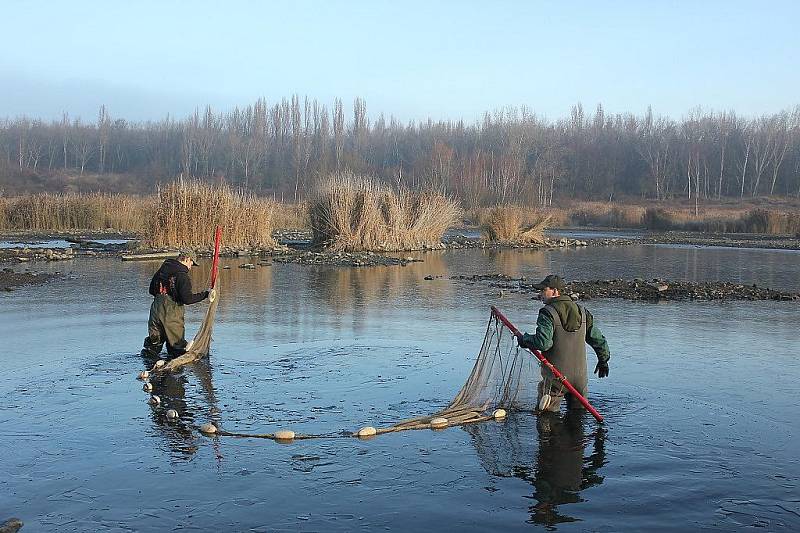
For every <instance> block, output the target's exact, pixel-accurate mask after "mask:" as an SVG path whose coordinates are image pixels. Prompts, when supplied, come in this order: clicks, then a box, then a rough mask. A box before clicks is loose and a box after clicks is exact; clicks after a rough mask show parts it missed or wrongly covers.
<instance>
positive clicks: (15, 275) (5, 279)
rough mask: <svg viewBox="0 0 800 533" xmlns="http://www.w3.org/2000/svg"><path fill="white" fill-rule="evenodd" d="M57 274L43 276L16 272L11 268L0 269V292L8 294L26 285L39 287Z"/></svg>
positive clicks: (37, 273) (34, 273)
mask: <svg viewBox="0 0 800 533" xmlns="http://www.w3.org/2000/svg"><path fill="white" fill-rule="evenodd" d="M57 275H58V274H45V273H41V272H28V271H24V272H16V271H15V270H14V269H12V268H3V269H0V291H5V292H10V291H13V290H15V289H17V288H19V287H24V286H26V285H40V284H42V283H45V282H47V281H49V280H51V279H53V278H55V277H56V276H57Z"/></svg>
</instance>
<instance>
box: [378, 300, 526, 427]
mask: <svg viewBox="0 0 800 533" xmlns="http://www.w3.org/2000/svg"><path fill="white" fill-rule="evenodd" d="M539 379H540V372H539V362H538V360H536V358H534V357H533V356H532V355H531V354H529V353H528V352H526V351H525V350H521V349H520V348H519V346H517V341H516V337H515V336H514V334H513V333H512V332H511V330H510V329H509V328H508V327H506V325H505V324H504V323H503V322H502V320H500V318H499V317H498V316H497V314H496V313H495V312H494V311H492V314H491V315H490V317H489V324H488V326H487V327H486V334H485V335H484V337H483V344H482V345H481V349H480V351H479V352H478V356H477V357H476V359H475V365H474V366H473V367H472V372H471V373H470V375H469V377H468V378H467V380H466V382H465V383H464V386H463V387H461V390H460V391H458V394H456V395H455V397H454V398H453V400H452V401H451V402H450V403H449V404H448V405H447V407H445V408H444V409H442V410H441V411H438V412H436V413H433V414H431V415H428V416H421V417H418V418H411V419H409V420H403V421H402V422H399V423H397V424H394V425H393V426H389V427H386V428H380V429H376V434H381V433H391V432H394V431H404V430H410V429H428V428H431V427H434V428H435V427H436V426H437V425H440V426H454V425H463V424H469V423H474V422H483V421H486V420H490V419H492V418H496V417H502V416H503V413H502V412H500V413H496V411H497V410H498V409H502V410H504V411H505V410H534V409H535V408H536V400H537V390H536V385H537V383H538V382H539ZM497 415H499V416H497ZM442 419H444V420H442Z"/></svg>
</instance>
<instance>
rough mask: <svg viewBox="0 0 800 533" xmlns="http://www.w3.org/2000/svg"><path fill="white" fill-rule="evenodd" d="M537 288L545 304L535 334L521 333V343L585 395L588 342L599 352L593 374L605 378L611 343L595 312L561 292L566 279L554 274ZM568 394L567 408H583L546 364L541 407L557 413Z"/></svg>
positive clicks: (541, 389) (540, 311) (540, 387)
mask: <svg viewBox="0 0 800 533" xmlns="http://www.w3.org/2000/svg"><path fill="white" fill-rule="evenodd" d="M534 288H536V289H539V290H540V291H541V293H540V295H539V299H540V300H542V302H543V303H544V304H545V305H544V307H542V308H541V309H540V310H539V317H538V318H537V320H536V333H535V334H534V335H529V334H527V333H525V334H523V335H520V336H519V338H518V341H519V345H520V346H522V347H523V348H531V349H535V350H539V351H541V352H542V353H543V355H544V356H545V357H546V358H547V359H548V360H549V361H550V362H551V363H553V366H555V367H556V368H557V369H558V370H559V371H560V372H561V373H562V374H564V377H566V378H567V380H568V381H569V382H570V383H571V384H572V386H573V387H575V389H576V390H577V391H578V392H579V393H581V394H582V395H583V396H584V397H585V396H586V393H587V391H588V384H589V378H588V376H587V375H586V374H587V372H586V344H588V345H589V346H591V347H592V348H593V349H594V351H595V353H596V354H597V366H595V368H594V373H595V374H597V375H598V377H601V378H604V377H606V376H608V360H609V359H611V353H610V351H609V349H608V342H606V338H605V337H604V336H603V333H602V332H601V331H600V328H598V327H597V325H596V324H595V323H594V317H592V314H591V313H590V312H589V311H588V310H587V309H584V308H583V307H582V306H580V305H578V304H577V303H575V302H574V301H572V298H570V297H569V296H567V295H562V294H561V292H562V291H563V290H564V282H563V280H562V279H561V278H560V277H559V276H556V275H553V274H551V275H549V276H547V277H546V278H544V279H543V280H542V281H541V283H537V284H535V285H534ZM565 395H566V399H567V408H568V409H580V408H582V407H583V406H582V405H581V403H580V402H579V401H578V400H577V399H576V398H573V397H572V395H571V394H570V393H569V391H566V390H565V389H564V386H563V385H562V384H561V382H560V381H558V380H557V379H556V378H555V376H553V374H552V372H550V370H548V369H547V368H546V367H544V366H543V367H542V381H541V382H540V383H539V397H538V399H537V402H538V404H539V409H540V410H541V411H553V412H558V411H559V408H560V406H561V400H562V399H563V398H564V396H565Z"/></svg>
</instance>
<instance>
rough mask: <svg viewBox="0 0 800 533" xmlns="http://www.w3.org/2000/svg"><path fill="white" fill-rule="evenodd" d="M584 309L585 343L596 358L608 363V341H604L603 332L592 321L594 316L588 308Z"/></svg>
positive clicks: (609, 355) (609, 354) (609, 353)
mask: <svg viewBox="0 0 800 533" xmlns="http://www.w3.org/2000/svg"><path fill="white" fill-rule="evenodd" d="M585 311H586V344H588V345H589V346H591V347H592V349H593V350H594V353H596V354H597V360H598V361H600V362H603V363H606V365H608V360H609V359H611V351H610V350H609V349H608V341H606V338H605V336H603V332H602V331H600V328H598V327H597V325H595V323H594V317H593V316H592V313H590V312H589V310H588V309H585Z"/></svg>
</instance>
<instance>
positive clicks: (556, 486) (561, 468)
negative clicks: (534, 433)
mask: <svg viewBox="0 0 800 533" xmlns="http://www.w3.org/2000/svg"><path fill="white" fill-rule="evenodd" d="M584 415H585V412H584V411H574V410H573V411H567V414H566V415H565V416H564V418H563V419H562V418H561V417H560V416H559V415H557V414H555V413H542V414H541V415H540V416H539V419H538V420H537V421H536V428H537V430H538V432H539V451H538V452H537V454H536V470H535V472H534V478H533V480H532V482H533V486H534V488H535V490H534V493H533V496H534V498H536V501H537V504H536V505H534V506H533V507H532V508H531V512H532V516H533V521H534V522H535V523H537V524H546V525H553V524H557V523H560V522H572V521H574V520H575V519H574V518H572V517H570V516H566V515H563V514H561V513H559V511H558V506H559V505H561V504H565V503H579V502H581V501H582V499H581V497H580V494H579V493H580V491H581V490H583V489H585V488H588V487H591V486H593V485H599V484H600V483H602V482H603V478H602V477H600V476H598V475H597V469H598V468H600V467H601V466H603V464H604V462H605V452H604V450H603V443H604V440H603V439H604V434H603V430H602V428H599V429H598V433H597V434H596V436H595V443H594V450H593V453H592V455H591V456H590V457H589V458H588V459H585V458H584V456H583V453H584V447H585V445H586V443H585V442H584V434H583V425H584V418H585V416H584ZM585 461H586V463H585Z"/></svg>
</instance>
